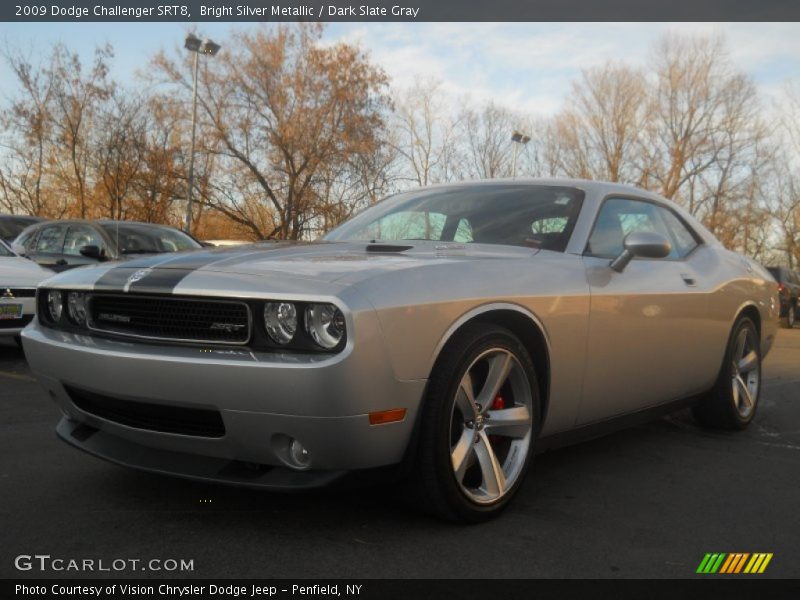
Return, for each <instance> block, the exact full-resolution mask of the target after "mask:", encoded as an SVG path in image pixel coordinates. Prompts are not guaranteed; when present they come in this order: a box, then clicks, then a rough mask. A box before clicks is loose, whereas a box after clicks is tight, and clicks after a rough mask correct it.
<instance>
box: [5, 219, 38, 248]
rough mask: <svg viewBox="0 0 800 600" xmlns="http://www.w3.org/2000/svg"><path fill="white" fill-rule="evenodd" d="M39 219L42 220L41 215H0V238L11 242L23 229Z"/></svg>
mask: <svg viewBox="0 0 800 600" xmlns="http://www.w3.org/2000/svg"><path fill="white" fill-rule="evenodd" d="M41 221H44V219H43V218H42V217H31V216H29V215H0V240H3V241H4V242H6V243H7V244H11V243H12V242H13V241H14V240H15V239H17V236H18V235H19V234H20V233H22V231H23V229H25V228H26V227H30V226H31V225H33V224H34V223H40V222H41Z"/></svg>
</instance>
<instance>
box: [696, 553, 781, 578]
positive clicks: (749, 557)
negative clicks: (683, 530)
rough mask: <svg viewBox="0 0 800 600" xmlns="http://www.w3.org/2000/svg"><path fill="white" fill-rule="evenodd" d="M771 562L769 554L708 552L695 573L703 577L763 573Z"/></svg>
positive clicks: (770, 554)
mask: <svg viewBox="0 0 800 600" xmlns="http://www.w3.org/2000/svg"><path fill="white" fill-rule="evenodd" d="M771 560H772V553H771V552H770V553H766V552H756V553H754V554H750V553H749V552H733V553H725V552H715V553H710V552H709V553H707V554H706V555H705V556H704V557H703V560H702V561H700V566H699V567H697V573H700V574H703V575H709V574H714V573H717V574H725V575H736V574H739V573H748V574H756V573H763V572H764V571H765V570H766V568H767V565H768V564H769V561H771Z"/></svg>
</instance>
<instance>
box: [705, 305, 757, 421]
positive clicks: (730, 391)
mask: <svg viewBox="0 0 800 600" xmlns="http://www.w3.org/2000/svg"><path fill="white" fill-rule="evenodd" d="M760 392H761V340H760V337H759V335H758V329H756V326H755V324H754V323H753V321H752V320H751V319H749V318H748V317H741V318H740V319H739V320H738V321H737V322H736V324H735V325H734V327H733V330H732V331H731V336H730V339H729V340H728V346H727V348H726V349H725V359H724V361H723V363H722V369H721V370H720V374H719V378H718V379H717V383H716V384H715V386H714V388H713V389H712V391H711V392H710V393H709V394H708V396H707V397H706V398H704V399H703V400H702V401H701V402H700V403H699V404H698V405H697V406H695V407H694V409H693V412H694V416H695V418H696V419H697V421H698V422H699V423H700V424H701V425H703V426H705V427H710V428H714V429H733V430H736V429H745V428H746V427H747V426H748V425H749V424H750V422H751V421H752V420H753V417H754V416H755V414H756V409H757V408H758V398H759V395H760Z"/></svg>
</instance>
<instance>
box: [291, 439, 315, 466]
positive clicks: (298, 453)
mask: <svg viewBox="0 0 800 600" xmlns="http://www.w3.org/2000/svg"><path fill="white" fill-rule="evenodd" d="M289 460H291V461H292V462H293V463H294V465H295V466H296V467H297V468H298V469H307V468H308V467H309V466H311V455H310V454H309V453H308V450H306V447H305V446H303V444H301V443H300V442H299V441H298V440H292V443H291V444H289Z"/></svg>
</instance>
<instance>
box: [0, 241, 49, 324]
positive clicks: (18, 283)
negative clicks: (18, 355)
mask: <svg viewBox="0 0 800 600" xmlns="http://www.w3.org/2000/svg"><path fill="white" fill-rule="evenodd" d="M52 275H53V274H52V273H51V272H50V271H48V270H47V269H43V268H42V267H40V266H39V265H37V264H36V263H35V262H32V261H30V260H28V259H26V258H22V257H21V256H17V255H16V254H15V253H14V252H13V251H12V250H11V248H10V247H9V246H8V245H7V244H6V243H5V242H3V241H2V240H0V337H9V336H13V337H15V338H16V339H17V340H19V337H18V336H19V334H20V332H21V331H22V329H23V327H25V326H26V325H27V324H28V323H30V322H31V321H32V320H33V316H34V315H35V314H36V286H37V285H39V283H40V282H42V281H44V280H45V279H47V278H48V277H50V276H52Z"/></svg>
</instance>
